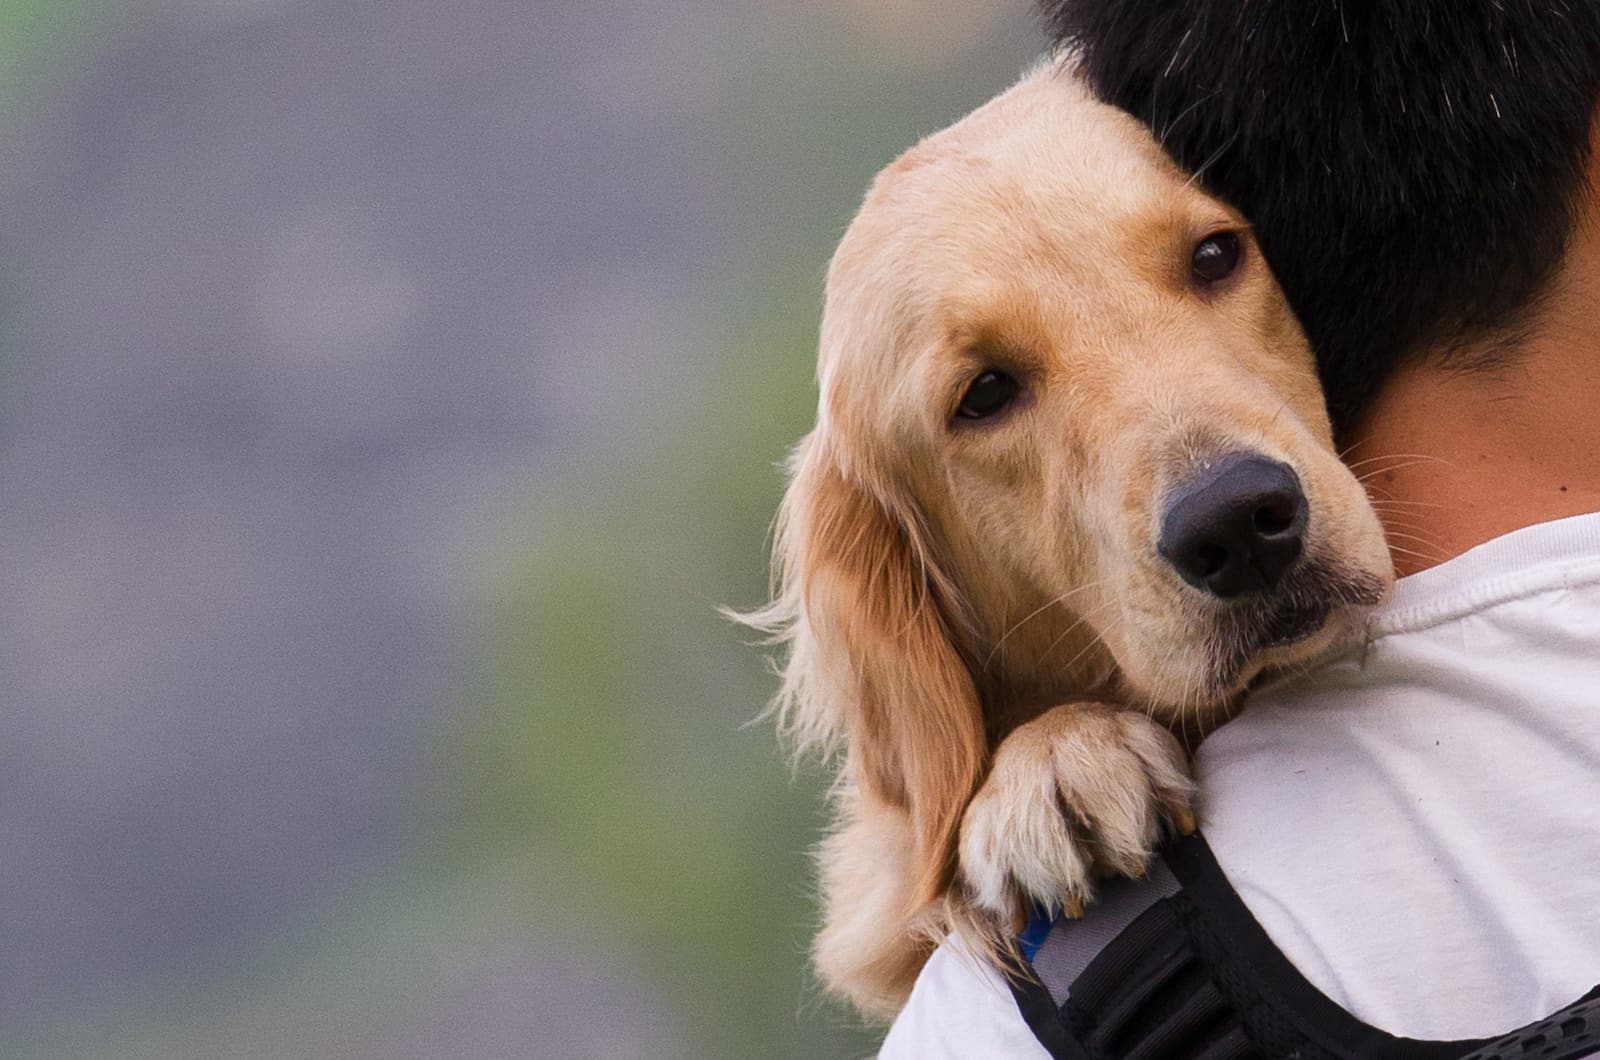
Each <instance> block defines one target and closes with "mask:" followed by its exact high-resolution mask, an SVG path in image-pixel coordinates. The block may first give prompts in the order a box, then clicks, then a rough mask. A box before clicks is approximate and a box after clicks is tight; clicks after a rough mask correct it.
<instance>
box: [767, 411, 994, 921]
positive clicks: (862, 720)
mask: <svg viewBox="0 0 1600 1060" xmlns="http://www.w3.org/2000/svg"><path fill="white" fill-rule="evenodd" d="M791 466H792V468H793V478H792V481H791V483H790V487H789V491H788V494H787V495H786V497H785V499H784V503H783V507H782V510H781V511H780V514H779V530H778V539H777V542H776V547H775V551H776V560H777V569H778V571H779V577H780V579H781V585H780V592H779V594H778V598H777V603H776V604H775V605H774V606H775V608H776V609H778V610H781V611H782V612H783V615H782V617H781V618H779V619H778V620H777V621H775V622H773V621H769V623H768V626H769V628H773V629H774V631H775V632H777V633H778V635H779V636H780V637H781V638H782V639H786V640H788V641H789V648H790V652H789V657H788V660H787V664H786V666H785V670H784V683H783V689H782V691H781V693H780V695H779V700H778V712H779V717H780V728H782V729H784V730H786V731H787V732H788V733H789V734H790V735H791V736H792V737H794V738H795V740H796V742H797V743H798V744H799V745H800V748H801V749H804V748H806V747H809V746H821V747H823V748H825V749H829V748H832V747H835V746H837V744H838V743H839V741H840V740H841V739H842V740H843V741H844V743H845V745H846V767H845V768H846V778H845V779H846V782H847V783H849V784H851V785H852V786H853V787H854V789H855V794H856V795H857V796H858V797H861V798H863V799H865V800H870V801H871V802H877V803H880V804H884V805H886V806H888V807H892V808H894V809H896V810H898V811H900V812H902V813H904V814H905V816H906V818H907V820H908V823H909V826H910V830H911V834H912V837H913V847H914V850H915V855H914V856H915V861H916V866H915V871H914V880H915V886H914V887H913V889H912V895H913V899H912V907H913V908H916V907H919V906H921V905H923V904H924V903H926V902H928V901H931V900H933V899H934V898H936V897H937V896H938V895H939V894H940V893H941V892H942V891H943V890H944V889H945V887H946V886H947V885H948V883H949V880H950V876H951V873H952V871H953V868H954V861H955V848H956V842H957V833H958V830H959V827H960V823H961V816H962V813H963V811H964V810H965V808H966V805H967V802H968V801H969V800H970V799H971V797H972V793H973V791H974V790H975V789H976V787H977V784H978V780H979V778H980V775H981V772H982V769H983V761H984V755H985V736H984V726H983V713H982V709H981V706H980V702H979V698H978V693H977V689H976V688H975V686H974V683H973V679H972V673H971V671H970V669H969V668H968V666H967V664H966V663H965V662H964V661H963V659H962V656H961V654H960V652H959V651H958V649H957V647H956V644H955V641H954V639H953V637H952V631H953V619H955V620H959V619H958V618H957V608H958V607H959V600H958V597H957V595H956V594H955V592H954V591H953V588H952V586H951V585H950V584H949V582H948V581H947V580H946V579H945V578H944V577H943V576H942V575H941V574H940V572H939V569H938V567H937V565H936V563H935V562H934V557H933V555H932V554H931V551H930V549H929V548H928V546H927V540H928V537H927V533H926V529H925V528H924V527H923V526H922V525H921V520H920V517H919V515H918V513H917V512H916V511H915V510H914V509H911V508H909V507H906V506H898V507H899V508H900V510H896V507H897V506H896V505H894V504H893V502H892V501H887V502H886V501H885V499H884V495H885V494H887V493H888V492H889V491H887V490H881V489H880V490H873V489H871V488H869V486H868V484H867V483H866V482H864V481H862V480H861V479H860V478H858V477H856V476H853V475H852V474H851V473H850V470H849V469H848V468H847V467H846V466H845V464H844V463H843V461H842V460H841V459H840V457H839V454H838V453H837V452H836V451H834V449H833V447H832V446H831V445H829V444H828V443H827V441H826V439H825V437H824V436H823V432H822V431H821V430H820V429H819V430H818V431H816V432H813V434H812V435H811V436H810V437H808V438H807V439H805V440H804V441H803V442H802V443H801V444H800V446H799V448H798V449H797V450H796V452H795V457H794V460H793V461H792V465H791ZM772 617H775V616H769V619H770V618H772ZM908 911H909V910H908Z"/></svg>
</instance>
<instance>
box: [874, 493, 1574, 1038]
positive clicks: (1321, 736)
mask: <svg viewBox="0 0 1600 1060" xmlns="http://www.w3.org/2000/svg"><path fill="white" fill-rule="evenodd" d="M1195 765H1196V770H1197V772H1198V775H1199V779H1200V786H1201V791H1202V797H1203V805H1202V814H1201V822H1202V827H1203V829H1204V831H1205V834H1206V838H1207V840H1208V841H1209V843H1210V845H1211V849H1212V850H1213V852H1214V853H1215V854H1216V857H1217V860H1218V861H1219V862H1220V863H1221V865H1222V867H1223V869H1224V871H1225V872H1226V873H1227V875H1228V878H1229V879H1230V880H1231V881H1232V883H1233V885H1234V887H1235V888H1237V889H1238V891H1239V894H1240V896H1241V897H1242V898H1243V899H1244V901H1245V904H1246V905H1248V906H1249V907H1250V911H1251V912H1252V913H1253V914H1254V915H1255V916H1256V918H1257V919H1258V920H1259V921H1260V922H1261V924H1262V926H1263V927H1264V928H1265V929H1266V931H1267V933H1268V934H1269V935H1270V936H1271V937H1272V940H1273V942H1274V943H1276V944H1277V945H1278V946H1279V947H1280V948H1281V949H1282V950H1283V952H1284V953H1285V955H1286V956H1288V958H1289V959H1290V960H1291V961H1292V962H1294V964H1295V966H1296V967H1298V968H1299V969H1300V971H1301V972H1302V973H1303V974H1304V975H1305V976H1306V977H1307V978H1308V979H1309V980H1311V982H1312V983H1313V984H1315V985H1316V986H1317V987H1318V988H1320V989H1321V990H1322V991H1323V992H1324V993H1326V994H1327V995H1328V996H1329V997H1331V998H1332V999H1333V1000H1334V1001H1336V1002H1338V1003H1339V1004H1340V1005H1342V1006H1344V1007H1345V1008H1346V1009H1348V1010H1349V1011H1351V1012H1352V1013H1354V1014H1355V1015H1356V1016H1357V1017H1358V1018H1360V1019H1362V1020H1364V1021H1366V1022H1368V1023H1371V1024H1373V1025H1374V1026H1377V1027H1380V1028H1382V1029H1384V1030H1386V1031H1389V1032H1390V1033H1393V1034H1400V1035H1405V1036H1407V1037H1413V1038H1431V1039H1440V1038H1445V1039H1449V1038H1475V1037H1487V1036H1491V1035H1497V1034H1501V1033H1504V1032H1506V1031H1509V1030H1512V1029H1514V1028H1516V1027H1519V1026H1522V1025H1523V1024H1526V1023H1529V1022H1531V1021H1533V1020H1536V1019H1540V1018H1542V1017H1544V1016H1547V1015H1549V1014H1550V1013H1552V1012H1554V1011H1555V1010H1557V1009H1559V1008H1562V1007H1563V1006H1565V1005H1567V1004H1569V1003H1571V1002H1572V1001H1574V1000H1576V999H1577V998H1578V997H1579V996H1580V995H1582V994H1583V993H1585V992H1586V991H1588V990H1589V989H1590V988H1591V987H1593V986H1595V985H1596V984H1600V514H1595V515H1584V516H1577V517H1575V518H1571V519H1563V520H1560V521H1557V522H1552V523H1544V524H1541V525H1538V526H1532V527H1528V528H1526V529H1524V530H1519V531H1517V532H1515V533H1512V534H1508V535H1506V536H1504V537H1501V538H1497V539H1496V540H1494V541H1490V542H1488V543H1487V544H1484V545H1481V546H1479V547H1478V548H1475V549H1473V550H1471V551H1470V552H1468V553H1466V554H1464V555H1462V556H1459V557H1457V558H1456V559H1453V560H1451V561H1449V562H1447V563H1444V564H1441V565H1440V566H1437V567H1434V568H1432V569H1430V570H1427V571H1424V572H1422V573H1421V574H1417V575H1413V576H1412V577H1409V578H1405V579H1402V580H1401V582H1400V583H1399V584H1398V585H1397V586H1396V590H1395V594H1394V597H1393V598H1392V600H1391V601H1390V602H1389V603H1388V604H1386V605H1385V606H1384V608H1383V609H1382V610H1381V612H1380V613H1379V614H1378V615H1377V616H1376V617H1375V620H1374V622H1373V625H1372V630H1371V637H1370V638H1369V642H1368V643H1367V644H1366V645H1365V647H1364V648H1363V649H1362V650H1361V651H1358V652H1353V653H1351V654H1350V655H1347V656H1345V657H1342V658H1340V659H1337V660H1334V661H1331V662H1329V663H1328V664H1326V665H1324V666H1322V667H1319V668H1318V669H1316V670H1314V671H1312V672H1311V673H1309V674H1306V675H1304V676H1302V677H1298V678H1295V679H1293V680H1286V681H1282V682H1279V683H1277V684H1275V685H1272V686H1270V687H1267V688H1263V689H1261V690H1259V691H1258V692H1257V693H1256V694H1254V695H1253V696H1252V697H1251V699H1250V702H1249V704H1248V706H1247V708H1246V710H1245V711H1244V712H1243V714H1241V715H1240V716H1239V717H1238V718H1237V719H1236V720H1234V721H1233V722H1230V723H1229V724H1228V725H1226V726H1224V727H1223V728H1222V729H1221V730H1219V731H1218V732H1216V733H1215V734H1213V735H1212V736H1211V738H1210V739H1208V740H1207V741H1206V742H1205V744H1204V745H1203V746H1202V747H1201V749H1200V752H1199V754H1198V756H1197V760H1196V763H1195ZM1091 915H1092V912H1091ZM942 952H943V951H941V954H936V955H935V958H934V960H933V961H931V962H930V963H929V966H928V969H927V970H926V971H925V972H924V975H923V979H922V980H919V982H918V986H917V990H916V992H915V993H913V995H912V999H911V1002H910V1004H908V1006H907V1007H906V1009H905V1011H903V1012H902V1013H901V1016H900V1019H899V1020H898V1021H897V1023H896V1025H895V1028H894V1030H893V1031H892V1032H891V1033H890V1036H889V1039H888V1041H887V1042H886V1043H885V1049H884V1052H883V1054H882V1055H883V1056H885V1057H890V1058H899V1057H913V1056H951V1057H955V1056H985V1057H987V1056H996V1057H999V1056H1026V1057H1034V1056H1040V1055H1043V1054H1042V1053H1040V1052H1039V1051H1038V1046H1036V1045H1034V1046H1032V1048H1033V1050H1034V1051H1033V1052H1028V1051H1026V1048H1024V1047H1021V1046H1016V1045H1013V1044H1012V1043H1014V1042H1016V1041H1018V1040H1019V1039H1018V1036H1019V1035H1026V1034H1027V1030H1026V1027H1025V1025H1024V1024H1023V1022H1022V1018H1021V1016H1020V1015H1019V1014H1018V1013H1017V1012H1016V1008H1015V1006H1014V1005H1009V1006H1000V1005H996V1004H987V1003H985V1004H982V1005H981V1006H980V1005H979V1004H978V1003H977V1002H974V1001H972V1000H971V996H972V995H978V994H980V993H983V992H985V991H987V992H989V993H991V994H992V992H993V991H994V990H995V989H996V987H997V986H998V982H997V981H995V982H991V981H990V979H989V978H988V977H985V976H982V975H981V974H979V973H978V972H976V971H975V970H974V969H973V967H972V966H971V965H970V963H966V962H960V961H957V962H951V961H948V960H947V961H940V960H939V958H940V956H941V955H942ZM1002 989H1003V988H1002ZM935 1040H937V1041H938V1042H940V1043H941V1044H940V1046H939V1050H938V1051H932V1052H928V1051H923V1050H925V1049H926V1048H927V1047H928V1046H927V1045H926V1044H925V1043H928V1042H932V1041H935ZM1027 1041H1028V1042H1030V1043H1031V1042H1032V1038H1031V1037H1029V1038H1028V1039H1027ZM901 1043H907V1044H906V1045H904V1046H903V1045H902V1044H901ZM913 1046H914V1048H913ZM908 1048H910V1049H911V1051H906V1050H907V1049H908ZM1011 1050H1015V1051H1011Z"/></svg>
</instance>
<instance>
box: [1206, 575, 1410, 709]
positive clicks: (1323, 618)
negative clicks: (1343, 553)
mask: <svg viewBox="0 0 1600 1060" xmlns="http://www.w3.org/2000/svg"><path fill="white" fill-rule="evenodd" d="M1388 593H1389V580H1388V579H1386V578H1384V577H1382V576H1380V575H1374V574H1371V573H1369V572H1365V571H1358V570H1352V569H1350V568H1347V567H1343V566H1340V565H1336V564H1317V563H1304V564H1302V565H1301V566H1300V567H1299V568H1297V569H1296V570H1295V571H1294V572H1293V573H1292V574H1291V576H1290V577H1289V578H1288V579H1286V581H1285V583H1284V585H1283V586H1282V587H1281V588H1280V589H1279V590H1278V591H1277V592H1275V593H1273V594H1272V595H1271V596H1266V597H1262V598H1260V599H1258V600H1253V601H1251V602H1250V603H1248V604H1246V605H1244V606H1236V607H1234V608H1231V609H1230V610H1229V611H1227V612H1225V613H1224V614H1223V615H1221V616H1219V621H1218V623H1217V627H1218V628H1217V630H1216V633H1217V636H1216V638H1215V640H1214V641H1213V643H1214V644H1215V645H1216V651H1215V653H1214V654H1213V657H1212V658H1213V664H1214V669H1213V673H1212V680H1211V683H1212V684H1213V686H1214V687H1216V688H1218V689H1219V690H1222V691H1223V694H1224V695H1227V694H1238V693H1239V692H1242V691H1244V689H1246V688H1247V687H1248V686H1249V685H1250V684H1251V682H1253V681H1255V680H1256V679H1257V678H1258V677H1260V676H1261V675H1263V674H1267V673H1272V672H1278V671H1283V670H1287V669H1291V668H1293V667H1296V666H1304V665H1307V664H1309V663H1312V662H1314V661H1315V660H1316V659H1318V658H1319V657H1321V656H1323V655H1325V654H1327V653H1328V652H1330V651H1332V650H1333V649H1335V648H1337V647H1340V646H1342V645H1344V644H1347V643H1348V642H1349V640H1350V639H1351V638H1352V637H1354V636H1357V635H1358V634H1359V633H1360V631H1361V629H1362V628H1363V626H1364V619H1365V617H1366V615H1367V613H1368V612H1369V611H1370V610H1371V609H1372V608H1373V607H1375V606H1376V605H1377V604H1379V603H1381V602H1382V601H1383V600H1384V598H1385V597H1387V596H1388Z"/></svg>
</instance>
